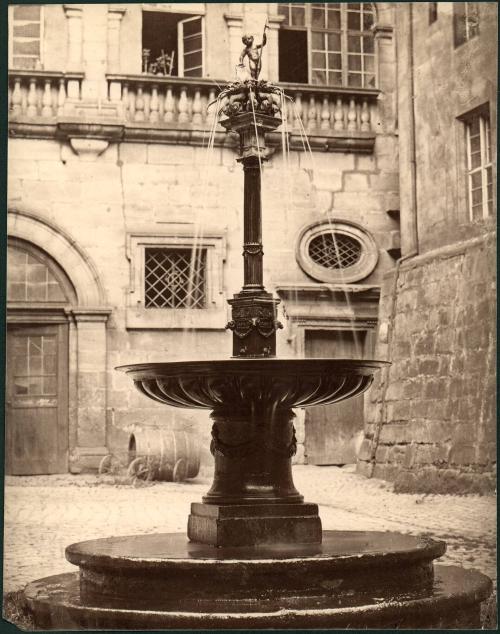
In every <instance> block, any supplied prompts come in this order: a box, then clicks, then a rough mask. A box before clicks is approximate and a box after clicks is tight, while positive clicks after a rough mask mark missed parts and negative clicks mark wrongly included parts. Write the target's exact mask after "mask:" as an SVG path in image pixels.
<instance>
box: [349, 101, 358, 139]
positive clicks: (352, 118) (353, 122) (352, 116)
mask: <svg viewBox="0 0 500 634" xmlns="http://www.w3.org/2000/svg"><path fill="white" fill-rule="evenodd" d="M357 128H358V115H357V112H356V103H355V101H354V99H350V100H349V108H348V109H347V129H348V130H350V131H352V130H357Z"/></svg>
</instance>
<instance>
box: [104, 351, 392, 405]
mask: <svg viewBox="0 0 500 634" xmlns="http://www.w3.org/2000/svg"><path fill="white" fill-rule="evenodd" d="M385 365H389V364H388V362H386V361H371V360H365V359H363V360H354V359H275V358H272V359H251V358H247V359H237V358H233V359H222V360H213V361H172V362H170V363H139V364H135V365H123V366H120V367H118V368H116V369H117V370H121V371H123V372H126V373H127V374H129V375H130V376H131V378H132V379H133V380H134V383H135V386H136V387H137V389H138V390H139V391H140V392H142V393H143V394H145V395H146V396H149V397H150V398H152V399H154V400H156V401H160V402H162V403H166V404H167V405H172V406H173V407H185V408H199V409H217V408H222V407H224V406H227V405H228V404H230V405H231V408H233V409H240V408H241V409H247V408H248V407H252V406H262V405H263V404H266V405H268V406H273V407H280V408H290V407H308V406H311V405H328V404H330V403H337V402H338V401H342V400H344V399H346V398H350V397H352V396H356V395H358V394H361V393H362V392H364V391H365V390H366V389H367V388H368V387H369V386H370V385H371V383H372V381H373V374H374V372H375V371H376V370H378V369H379V368H381V367H383V366H385Z"/></svg>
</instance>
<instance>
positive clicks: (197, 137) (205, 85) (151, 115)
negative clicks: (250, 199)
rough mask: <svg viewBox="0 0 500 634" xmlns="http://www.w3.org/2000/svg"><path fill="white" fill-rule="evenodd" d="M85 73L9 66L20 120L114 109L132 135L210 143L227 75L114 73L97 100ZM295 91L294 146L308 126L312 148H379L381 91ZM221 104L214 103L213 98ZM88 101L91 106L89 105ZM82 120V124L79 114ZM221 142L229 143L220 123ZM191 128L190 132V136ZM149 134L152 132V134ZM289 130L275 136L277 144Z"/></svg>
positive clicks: (114, 118) (14, 116)
mask: <svg viewBox="0 0 500 634" xmlns="http://www.w3.org/2000/svg"><path fill="white" fill-rule="evenodd" d="M83 79H84V76H83V74H79V73H71V74H68V73H58V72H48V71H24V70H18V71H16V70H12V71H10V72H9V110H10V113H11V120H12V122H13V123H15V122H16V120H20V121H25V120H28V121H29V119H36V120H37V124H38V123H39V122H43V121H47V123H50V122H51V121H52V123H53V122H54V120H57V118H58V117H61V116H64V115H70V114H72V115H74V116H75V117H76V119H78V116H79V115H80V113H81V111H83V110H85V113H86V120H87V121H88V120H89V116H90V117H91V116H92V113H94V114H96V115H100V116H102V115H103V114H105V115H106V119H107V121H108V122H109V123H110V124H112V125H115V126H116V125H123V124H125V136H127V135H128V134H130V135H131V136H133V137H134V139H139V138H142V137H144V139H145V140H147V138H149V137H151V135H154V136H155V139H157V140H159V139H161V138H163V137H165V138H167V137H169V138H170V137H173V136H175V137H176V139H177V141H178V142H180V141H182V142H186V143H190V142H192V143H198V144H200V143H202V142H204V141H203V140H204V139H205V137H206V134H207V131H208V130H209V129H210V128H211V127H212V122H213V118H212V117H213V113H215V103H214V102H215V100H216V98H217V94H218V92H219V91H220V90H221V88H222V87H223V86H224V85H225V82H223V81H219V82H217V81H214V80H211V79H202V78H194V77H190V78H188V77H185V78H181V77H164V76H151V75H107V85H108V92H107V95H105V97H104V98H103V99H101V100H98V103H97V104H96V105H95V106H92V104H90V103H89V102H88V99H87V100H82V96H81V84H82V81H83ZM280 86H281V87H282V88H283V90H284V92H285V94H286V96H287V97H290V99H286V102H285V103H286V121H287V128H288V134H289V135H290V147H291V148H292V149H301V148H302V141H301V137H302V134H303V132H304V131H305V133H306V134H307V135H308V137H309V142H310V144H311V146H312V147H316V148H317V149H320V148H323V149H329V150H331V149H336V148H338V149H339V150H344V149H345V150H348V149H352V150H353V151H362V152H366V151H372V149H373V143H374V139H375V133H376V131H377V129H379V126H380V122H379V119H378V112H377V99H378V95H379V91H378V90H371V89H346V88H335V87H331V86H311V85H305V84H280ZM211 103H214V105H213V106H212V108H211V109H210V112H209V109H208V106H209V104H211ZM82 106H83V110H82ZM76 119H75V123H77V120H76ZM216 130H217V134H216V139H215V142H216V143H227V142H228V138H227V135H226V134H225V132H224V131H223V129H222V128H221V127H220V126H217V128H216ZM185 132H189V135H188V136H186V134H185ZM148 135H149V136H148ZM279 136H281V130H280V129H278V131H277V132H276V133H273V134H271V135H270V145H276V144H277V142H278V137H279Z"/></svg>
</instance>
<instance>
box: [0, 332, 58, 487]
mask: <svg viewBox="0 0 500 634" xmlns="http://www.w3.org/2000/svg"><path fill="white" fill-rule="evenodd" d="M6 413H7V417H6V432H7V433H6V472H7V473H8V474H11V475H39V474H50V473H66V472H67V470H68V327H67V325H66V324H50V325H24V324H23V325H15V326H9V328H8V330H7V409H6Z"/></svg>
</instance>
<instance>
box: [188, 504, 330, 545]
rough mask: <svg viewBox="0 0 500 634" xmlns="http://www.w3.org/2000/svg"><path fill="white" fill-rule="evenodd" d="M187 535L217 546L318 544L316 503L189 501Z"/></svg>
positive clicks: (318, 530)
mask: <svg viewBox="0 0 500 634" xmlns="http://www.w3.org/2000/svg"><path fill="white" fill-rule="evenodd" d="M187 534H188V537H189V539H190V540H191V541H193V542H198V543H200V544H209V545H211V546H217V547H235V546H259V545H263V544H320V543H321V535H322V530H321V520H320V518H319V515H318V505H317V504H230V505H222V504H200V503H198V502H193V503H192V504H191V515H190V516H189V519H188V530H187Z"/></svg>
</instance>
